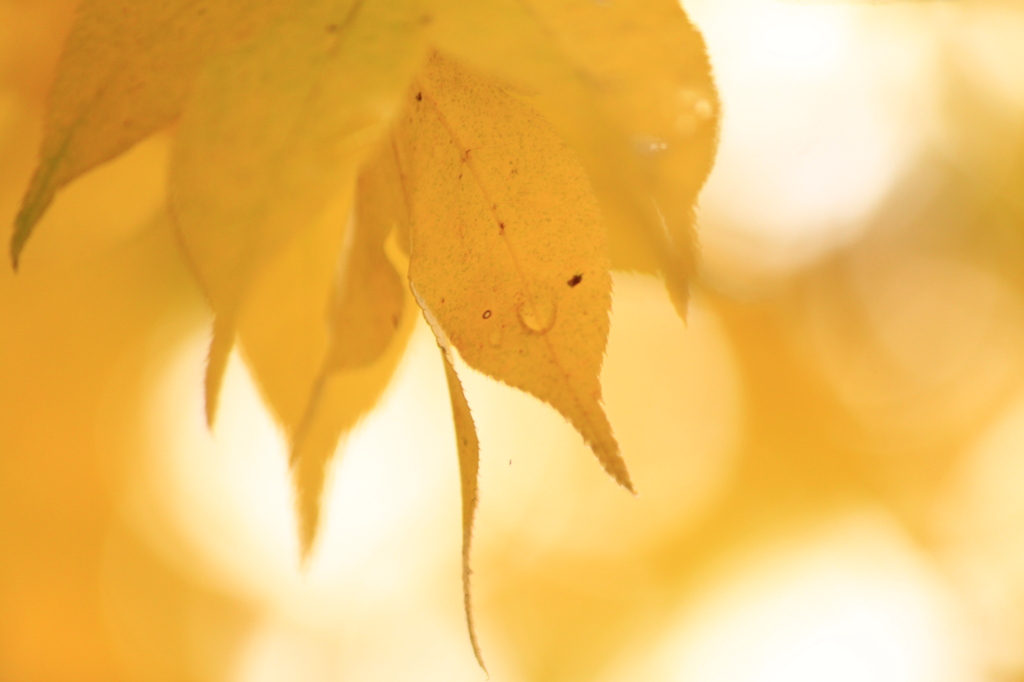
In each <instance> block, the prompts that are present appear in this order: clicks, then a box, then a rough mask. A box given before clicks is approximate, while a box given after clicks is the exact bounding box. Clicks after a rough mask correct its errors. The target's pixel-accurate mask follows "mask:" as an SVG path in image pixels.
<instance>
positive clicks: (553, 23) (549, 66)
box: [430, 0, 719, 314]
mask: <svg viewBox="0 0 1024 682" xmlns="http://www.w3.org/2000/svg"><path fill="white" fill-rule="evenodd" d="M433 4H434V7H435V10H436V15H437V21H435V22H433V23H432V24H431V27H430V28H431V38H432V40H433V41H434V43H435V44H436V45H437V46H438V47H440V48H441V49H443V50H444V51H446V52H448V53H451V54H453V55H455V56H458V57H459V58H461V59H462V60H463V61H465V62H466V63H468V64H471V65H474V66H476V67H477V68H479V69H481V70H483V71H484V72H486V73H489V74H491V75H493V76H495V77H497V78H498V79H499V80H500V81H501V82H503V83H504V84H506V85H508V86H510V87H512V88H513V89H514V90H515V91H517V92H519V93H520V94H522V95H523V96H524V97H525V98H527V99H528V100H529V101H530V103H531V104H532V105H533V106H534V107H536V108H537V109H538V110H539V111H541V112H542V113H543V114H544V115H545V117H546V118H547V119H548V120H549V121H550V122H551V123H552V124H553V125H554V126H555V128H556V129H557V130H558V132H559V134H560V135H561V136H562V137H563V138H564V139H565V140H566V141H568V142H569V143H570V144H572V145H573V147H574V148H575V149H576V150H577V152H578V153H579V154H580V158H581V160H582V161H583V163H584V165H585V166H586V168H587V171H588V173H589V175H590V178H591V181H592V182H593V184H594V187H595V189H596V190H597V192H598V196H599V198H600V199H601V203H602V208H603V209H604V213H605V219H606V222H607V224H608V227H609V242H610V245H611V252H612V259H613V261H612V262H613V266H615V267H617V268H621V269H641V270H654V269H656V270H660V271H661V273H662V274H663V276H664V277H665V278H666V283H667V285H668V288H669V292H670V293H671V294H672V298H673V301H674V303H675V304H676V307H677V309H678V310H679V311H680V313H681V314H685V308H686V300H687V283H688V278H689V276H690V274H691V271H692V267H693V259H694V243H693V242H694V238H693V234H692V229H693V204H694V201H695V199H696V196H697V192H698V191H699V190H700V187H701V185H702V184H703V182H704V179H705V177H706V176H707V174H708V172H709V171H710V169H711V163H712V159H713V156H714V150H715V146H716V138H717V118H718V109H719V106H718V100H717V96H716V94H715V89H714V86H713V83H712V80H711V73H710V68H709V64H708V59H707V56H706V52H705V48H704V43H703V40H702V39H701V37H700V34H699V33H698V32H697V30H696V29H695V28H694V27H693V26H692V25H691V24H690V22H689V21H688V19H687V18H686V15H685V14H684V13H683V11H682V9H681V7H680V6H679V3H678V2H677V1H676V0H637V1H636V2H628V3H625V2H594V1H593V0H480V1H479V2H473V3H463V2H461V1H460V0H433Z"/></svg>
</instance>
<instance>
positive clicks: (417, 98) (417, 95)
mask: <svg viewBox="0 0 1024 682" xmlns="http://www.w3.org/2000/svg"><path fill="white" fill-rule="evenodd" d="M416 101H417V102H422V101H423V93H422V92H417V93H416Z"/></svg>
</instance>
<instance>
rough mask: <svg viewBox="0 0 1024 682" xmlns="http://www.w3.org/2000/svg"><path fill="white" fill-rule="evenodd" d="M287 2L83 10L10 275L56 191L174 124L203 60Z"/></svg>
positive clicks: (65, 59) (187, 1)
mask: <svg viewBox="0 0 1024 682" xmlns="http://www.w3.org/2000/svg"><path fill="white" fill-rule="evenodd" d="M293 2H294V0H263V1H261V2H251V1H250V0H162V1H161V2H139V1H138V0H84V1H83V3H82V5H81V7H80V8H79V10H78V18H77V21H76V22H75V25H74V27H73V28H72V31H71V34H70V36H69V37H68V39H67V42H66V43H65V46H64V52H63V54H62V56H61V61H60V64H59V66H58V69H57V75H56V80H55V82H54V84H53V89H52V91H51V94H50V102H49V107H48V108H47V111H46V122H45V129H44V140H43V146H42V149H41V150H40V153H39V165H38V167H37V169H36V172H35V175H34V176H33V178H32V183H31V185H30V187H29V189H28V192H27V193H26V195H25V198H24V200H23V203H22V207H21V211H20V213H19V214H18V217H17V220H16V223H15V231H14V236H13V238H12V240H11V256H12V258H13V260H14V263H15V265H17V262H18V258H19V256H20V254H21V250H22V248H23V247H24V245H25V242H26V241H27V240H28V238H29V235H30V233H31V232H32V229H33V227H34V226H35V224H36V223H37V222H38V221H39V218H40V217H41V216H42V215H43V212H44V211H45V210H46V208H47V206H49V204H50V202H51V201H52V200H53V197H54V195H55V194H56V192H57V191H58V190H59V189H60V188H62V187H63V186H65V185H66V184H68V183H69V182H71V181H72V180H74V179H75V178H76V177H78V176H79V175H81V174H82V173H84V172H86V171H88V170H90V169H91V168H94V167H95V166H97V165H98V164H101V163H103V162H105V161H109V160H110V159H113V158H114V157H116V156H118V155H119V154H121V153H122V152H124V151H125V150H127V149H128V148H130V147H131V146H132V145H134V144H135V143H136V142H139V141H140V140H142V139H143V138H145V137H147V136H148V135H150V134H151V133H153V132H155V131H157V130H160V129H161V128H164V127H166V126H167V125H168V124H170V123H171V122H172V121H174V119H175V118H177V116H178V115H179V114H180V113H181V109H182V107H183V105H184V103H185V100H186V99H187V97H188V93H189V90H190V88H191V86H192V84H193V81H194V80H195V78H196V76H197V74H198V73H199V70H200V68H201V67H202V65H203V64H204V63H205V62H206V60H207V59H209V58H210V57H211V56H212V55H214V54H216V53H218V52H220V51H222V50H224V49H227V48H228V47H230V46H232V45H234V44H237V43H239V42H241V41H243V40H245V39H246V38H248V37H249V36H251V35H253V34H254V33H256V32H258V31H259V30H260V29H261V28H262V27H264V26H266V25H267V24H268V23H270V22H271V21H272V20H273V19H274V18H275V17H277V16H278V14H280V12H281V11H282V10H283V9H284V8H286V7H288V6H289V5H291V4H293Z"/></svg>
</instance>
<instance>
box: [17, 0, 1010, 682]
mask: <svg viewBox="0 0 1024 682" xmlns="http://www.w3.org/2000/svg"><path fill="white" fill-rule="evenodd" d="M74 4H75V3H74V1H73V0H0V224H4V225H10V224H11V223H12V220H13V216H14V213H15V211H16V209H17V203H18V201H19V200H20V194H21V192H22V191H23V190H24V188H25V186H26V184H27V181H28V177H29V174H30V172H31V170H32V165H33V163H34V156H35V152H36V148H37V145H38V141H39V137H40V126H41V116H42V110H43V106H44V102H45V96H46V89H47V84H48V82H49V79H50V77H51V75H52V72H53V68H54V66H55V62H56V58H57V55H58V52H59V47H60V42H61V38H62V36H63V35H64V34H65V33H66V31H67V29H68V27H69V24H70V21H71V12H72V10H73V6H74ZM686 8H687V10H688V11H689V13H690V14H691V17H692V18H693V20H694V21H695V23H696V24H697V25H698V26H699V27H700V28H701V29H702V30H703V31H704V34H705V38H706V40H707V42H708V45H709V50H710V53H711V58H712V63H713V66H714V70H715V75H716V79H717V83H718V86H719V88H720V91H721V96H722V102H723V105H722V106H723V124H722V125H723V127H722V137H721V148H720V152H719V156H718V160H717V164H716V168H715V170H714V171H713V173H712V176H711V178H710V180H709V183H708V185H707V188H706V189H705V192H704V194H703V198H702V202H701V205H700V212H699V215H700V237H701V241H702V245H703V271H702V273H701V282H700V283H699V284H698V286H697V291H696V294H695V302H694V304H693V307H692V311H691V318H690V320H689V323H688V325H686V326H684V325H683V323H682V322H681V321H679V320H678V318H677V317H676V316H675V314H674V312H673V310H672V306H671V304H670V303H669V301H668V299H667V296H666V295H665V293H664V291H663V289H662V287H661V285H660V284H659V283H658V282H656V281H654V280H652V279H649V278H646V277H643V276H640V275H635V274H617V275H616V278H615V299H614V306H613V317H612V335H611V339H610V343H609V348H608V355H607V359H606V362H605V368H604V373H603V377H602V378H603V381H604V385H605V397H606V406H607V410H608V413H609V416H610V418H611V420H612V423H613V424H614V426H615V428H616V432H617V435H618V437H619V439H620V442H621V444H622V448H623V452H624V455H625V457H626V459H627V462H628V463H629V465H630V469H631V472H632V474H633V479H634V481H635V484H636V487H637V489H638V490H639V497H637V498H635V499H634V498H632V497H630V496H629V495H628V494H626V493H624V492H623V491H622V490H621V489H619V488H618V487H617V486H615V485H614V483H613V482H612V481H611V480H609V479H608V477H607V476H606V475H605V474H604V473H603V472H602V471H601V470H600V468H599V467H598V466H597V465H596V463H595V462H594V461H593V457H592V456H591V455H590V453H589V452H588V451H587V450H586V448H585V446H584V445H583V443H582V441H581V440H580V438H579V437H578V436H577V435H576V434H575V432H574V431H572V429H571V428H570V427H569V426H568V425H567V424H565V423H564V422H563V421H562V419H561V418H560V417H559V416H558V415H557V414H556V413H554V412H553V411H552V410H550V409H547V408H545V407H544V406H542V405H541V404H540V403H538V402H536V401H535V400H533V399H532V398H529V397H527V396H526V395H524V394H521V393H518V392H516V391H514V390H512V389H509V388H507V387H504V386H501V385H498V384H496V383H495V382H492V381H490V380H488V379H486V378H483V377H481V376H479V375H472V374H470V372H469V370H468V369H466V368H462V370H461V371H462V372H463V373H464V374H466V375H467V376H468V379H467V382H466V383H467V386H466V389H467V394H468V398H469V401H470V404H471V405H472V406H473V408H474V415H475V417H476V419H477V425H478V428H479V431H480V440H481V450H482V465H481V475H480V490H481V506H480V511H479V520H478V523H477V528H476V534H475V537H476V540H475V546H474V554H473V565H474V570H475V574H474V593H475V602H476V612H477V618H476V620H477V626H478V629H479V634H480V639H481V644H482V646H483V649H484V654H485V657H486V659H487V661H488V665H489V669H490V673H491V679H494V680H496V681H499V682H504V681H508V682H518V681H524V682H525V681H531V682H533V681H538V682H549V681H550V682H570V681H571V682H577V681H580V682H590V681H593V682H625V681H626V680H630V681H632V680H651V681H659V680H665V681H667V682H681V681H682V680H686V681H687V682H690V681H699V682H776V681H780V682H781V681H785V682H805V681H807V682H810V681H812V680H813V681H818V680H836V681H840V682H854V681H856V682H860V681H865V682H866V681H869V680H870V681H872V682H875V681H881V682H890V681H891V682H897V681H898V682H973V681H979V682H980V681H988V680H995V681H1003V680H1020V679H1024V494H1022V493H1021V492H1020V490H1021V488H1024V381H1022V379H1024V298H1022V296H1024V267H1022V266H1024V6H1022V5H1020V3H1019V2H1015V1H1013V0H1006V1H1005V2H1002V1H1000V0H976V1H974V2H955V1H953V2H926V1H921V2H871V3H866V2H864V3H854V2H850V3H813V2H781V1H779V0H689V1H688V2H687V3H686ZM169 144H170V133H169V134H167V135H161V136H158V137H155V138H153V139H150V140H148V141H146V142H145V143H143V144H142V145H140V146H139V147H137V148H136V149H135V150H133V151H132V152H130V153H129V154H127V155H126V156H124V157H122V158H121V159H119V160H117V161H116V162H114V163H111V164H108V165H106V166H104V167H102V168H100V169H98V170H96V171H95V172H93V173H91V174H89V175H88V176H86V177H84V178H83V179H81V180H80V181H78V182H76V183H75V184H74V185H73V186H71V187H70V188H68V189H67V190H66V191H65V192H64V193H63V194H62V195H61V196H60V197H59V199H58V201H57V202H56V203H55V205H54V207H53V208H52V210H51V212H50V213H49V214H48V215H47V217H46V218H45V219H44V221H43V223H42V224H41V225H40V226H39V229H38V231H37V234H36V236H35V237H34V239H33V242H32V244H31V245H30V247H29V249H28V251H27V252H26V255H25V258H24V261H23V267H22V271H21V272H20V273H19V274H18V275H16V276H15V275H14V274H13V273H12V272H11V270H10V268H9V267H6V266H3V267H0V681H2V682H49V681H65V680H66V681H76V682H77V681H93V680H95V681H97V682H98V681H101V680H102V681H114V680H126V681H127V680H132V681H134V680H139V681H150V680H153V681H162V680H168V681H171V680H175V681H179V680H185V681H192V680H194V681H197V682H275V681H278V680H304V681H310V682H321V681H324V682H326V681H329V680H358V681H363V680H368V681H369V680H416V681H423V682H427V681H430V680H438V681H440V680H445V681H452V680H483V679H485V675H484V673H483V672H482V671H481V670H480V669H479V668H478V667H477V666H476V663H475V662H474V660H473V656H472V652H471V650H470V648H469V643H468V639H467V636H466V633H465V625H464V621H463V614H462V610H461V609H462V600H461V593H460V590H461V586H460V573H459V571H460V569H459V551H460V550H459V543H460V507H459V498H458V495H459V493H458V472H457V461H456V455H455V449H454V434H453V429H452V426H451V419H450V413H449V408H448V404H447V399H446V398H445V395H446V393H445V391H446V389H445V385H444V377H443V369H442V367H441V366H440V364H439V363H438V358H437V352H436V349H434V347H433V344H434V342H433V340H432V339H431V337H430V334H429V331H428V330H427V329H426V328H425V326H424V325H423V324H422V323H421V324H420V326H419V327H418V328H417V330H416V332H415V333H414V336H413V341H412V343H411V347H410V350H409V353H408V355H407V357H406V358H405V359H404V361H403V363H402V365H401V366H400V369H399V372H398V375H397V376H396V379H395V382H394V384H393V385H392V387H391V388H390V389H389V391H388V393H387V394H386V395H385V398H384V400H383V402H382V404H381V405H380V406H379V409H377V410H376V411H375V412H374V413H373V414H372V415H370V416H369V417H368V418H367V419H366V420H365V421H364V422H363V423H362V424H361V425H360V426H359V427H358V428H357V429H356V430H355V431H354V432H353V433H352V434H351V435H350V436H349V438H348V439H347V441H346V442H345V443H343V444H342V446H341V449H340V450H339V453H340V454H342V456H341V457H339V459H338V461H337V465H336V466H335V468H334V471H333V474H332V476H331V478H330V482H329V486H328V487H329V490H328V495H327V498H326V499H327V502H326V510H325V514H326V516H325V523H324V527H323V530H322V535H321V538H320V540H319V542H318V545H317V547H316V549H315V552H314V555H313V558H312V560H311V563H310V565H309V566H307V567H306V568H305V569H302V568H300V566H299V562H298V550H297V537H296V530H295V522H294V515H293V512H292V493H291V489H290V486H289V482H288V478H287V475H288V474H287V466H286V455H285V452H284V446H283V442H282V439H281V436H280V434H279V433H278V431H277V430H276V428H275V427H274V425H273V424H272V423H271V421H270V419H269V417H268V416H267V413H266V411H265V409H264V408H263V407H262V405H261V404H260V401H259V398H258V397H257V395H256V392H255V390H254V388H253V386H252V383H251V380H250V378H249V377H248V375H247V373H246V370H245V368H244V365H243V364H242V362H241V361H240V360H239V359H238V358H237V357H234V358H233V359H232V361H231V365H230V367H229V370H228V375H227V378H226V388H225V395H224V399H223V407H222V414H221V418H220V420H219V422H218V424H217V426H216V428H215V430H214V431H213V433H210V432H208V431H207V430H206V428H205V426H204V421H203V415H202V374H203V362H204V353H205V344H206V342H207V340H208V338H209V326H210V318H209V313H208V311H207V309H206V307H205V304H204V303H203V300H202V296H201V294H200V293H199V291H198V289H197V288H196V286H195V284H194V283H193V282H192V281H191V279H190V276H189V275H188V273H187V272H186V268H185V266H184V265H183V263H182V261H181V259H180V257H179V255H178V252H177V250H176V245H175V242H174V237H173V235H172V232H171V231H170V229H169V226H168V224H167V220H166V218H165V216H164V212H163V204H164V198H165V189H166V187H165V185H166V172H165V170H166V161H167V155H168V149H169Z"/></svg>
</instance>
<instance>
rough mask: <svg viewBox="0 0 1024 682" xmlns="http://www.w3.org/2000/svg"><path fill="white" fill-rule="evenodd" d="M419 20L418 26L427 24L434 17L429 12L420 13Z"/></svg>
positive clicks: (430, 22)
mask: <svg viewBox="0 0 1024 682" xmlns="http://www.w3.org/2000/svg"><path fill="white" fill-rule="evenodd" d="M419 21H420V26H428V25H430V24H432V23H433V22H434V17H433V16H432V15H430V14H421V15H420V19H419Z"/></svg>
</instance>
